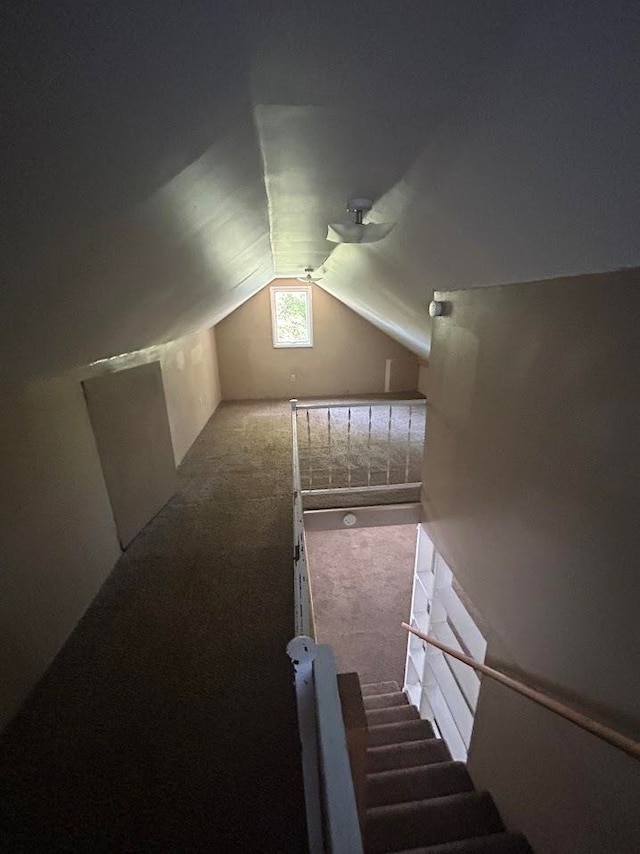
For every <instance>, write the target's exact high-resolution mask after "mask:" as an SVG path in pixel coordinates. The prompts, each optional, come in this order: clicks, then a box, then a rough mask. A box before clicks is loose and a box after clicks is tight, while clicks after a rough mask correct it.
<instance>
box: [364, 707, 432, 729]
mask: <svg viewBox="0 0 640 854" xmlns="http://www.w3.org/2000/svg"><path fill="white" fill-rule="evenodd" d="M366 715H367V723H368V725H369V726H370V727H371V726H379V725H380V724H395V723H399V722H400V721H416V720H419V719H420V715H419V714H418V710H417V709H416V707H415V706H392V707H391V708H390V709H370V710H369V711H367V712H366Z"/></svg>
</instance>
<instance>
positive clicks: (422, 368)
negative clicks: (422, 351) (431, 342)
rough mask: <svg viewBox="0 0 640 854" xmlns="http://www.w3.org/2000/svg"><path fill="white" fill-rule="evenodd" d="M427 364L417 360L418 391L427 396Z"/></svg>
mask: <svg viewBox="0 0 640 854" xmlns="http://www.w3.org/2000/svg"><path fill="white" fill-rule="evenodd" d="M428 371H429V365H428V364H427V362H422V361H421V362H419V364H418V391H419V392H420V393H421V394H423V395H424V396H425V397H427V379H428Z"/></svg>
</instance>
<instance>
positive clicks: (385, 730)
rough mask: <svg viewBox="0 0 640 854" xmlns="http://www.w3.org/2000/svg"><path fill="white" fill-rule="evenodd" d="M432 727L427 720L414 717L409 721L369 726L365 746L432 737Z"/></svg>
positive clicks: (378, 745) (377, 745)
mask: <svg viewBox="0 0 640 854" xmlns="http://www.w3.org/2000/svg"><path fill="white" fill-rule="evenodd" d="M433 737H434V732H433V727H432V726H431V724H430V723H429V721H423V720H420V718H416V719H415V720H411V721H398V722H397V723H392V724H378V725H376V726H370V727H369V731H368V733H367V746H368V747H380V746H381V745H383V744H398V742H401V741H421V740H422V739H425V738H433Z"/></svg>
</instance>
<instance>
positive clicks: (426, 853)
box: [398, 833, 531, 854]
mask: <svg viewBox="0 0 640 854" xmlns="http://www.w3.org/2000/svg"><path fill="white" fill-rule="evenodd" d="M398 854H531V847H530V846H529V843H528V842H527V839H526V837H525V836H523V834H522V833H491V834H489V836H476V837H475V838H474V839H458V840H457V841H456V842H444V843H442V845H429V846H428V847H427V848H411V850H406V851H400V852H398Z"/></svg>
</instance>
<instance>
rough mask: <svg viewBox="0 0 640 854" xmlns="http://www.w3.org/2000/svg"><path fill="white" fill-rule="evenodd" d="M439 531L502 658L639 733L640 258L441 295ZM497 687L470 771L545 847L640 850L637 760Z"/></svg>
mask: <svg viewBox="0 0 640 854" xmlns="http://www.w3.org/2000/svg"><path fill="white" fill-rule="evenodd" d="M437 298H438V299H442V300H445V301H448V302H449V303H450V313H449V314H448V315H447V316H445V317H441V318H437V319H436V320H435V321H434V327H433V342H434V343H433V348H432V352H431V357H430V361H429V399H430V403H431V405H430V411H429V427H428V430H427V443H426V454H425V468H424V499H425V500H424V504H425V512H426V516H427V519H428V520H429V522H428V528H429V532H430V534H431V536H432V537H433V539H434V541H435V543H436V545H437V547H438V549H439V550H440V551H441V552H442V554H443V556H444V557H445V559H446V560H447V562H448V563H449V565H450V566H451V568H452V569H453V571H454V573H455V575H456V576H457V578H458V579H459V581H460V583H461V584H462V587H463V588H464V589H465V591H466V592H467V593H468V595H469V596H470V598H471V600H472V601H473V603H474V604H475V605H476V606H477V608H478V609H479V610H480V612H481V613H482V615H483V617H484V618H485V620H486V622H487V624H488V625H489V626H490V627H491V636H490V644H489V654H490V656H491V657H493V658H494V659H498V660H506V661H507V662H509V663H512V664H514V665H516V666H517V667H518V668H520V669H521V670H523V671H524V672H525V673H526V674H531V675H532V676H534V677H535V678H536V679H540V680H541V681H543V682H546V683H548V684H550V685H551V686H553V687H554V690H555V691H556V692H558V693H559V694H560V695H561V696H565V697H567V698H569V699H570V700H571V702H574V703H579V704H580V705H581V706H582V707H583V708H585V709H587V710H591V711H593V712H594V713H595V714H596V715H597V716H598V717H601V718H603V719H605V720H608V721H609V722H610V723H613V724H614V725H616V726H618V727H620V728H622V729H625V730H627V731H629V732H632V733H635V734H636V737H637V734H638V733H640V693H639V692H638V672H639V671H640V620H638V618H637V606H638V601H640V581H639V579H638V572H637V566H638V558H637V556H638V554H639V553H640V528H639V527H638V524H637V519H638V515H639V512H640V506H639V504H640V502H639V492H638V471H640V457H639V445H638V441H637V425H638V423H640V412H639V405H640V358H639V356H640V353H639V344H638V341H639V339H638V331H637V318H638V317H639V316H640V277H639V274H638V271H637V270H635V271H626V272H620V273H614V274H603V275H594V276H584V277H576V278H572V279H565V280H555V281H550V282H539V283H530V284H523V285H513V286H506V287H496V288H484V289H479V290H475V291H450V292H441V293H440V294H438V295H437ZM503 693H504V691H503V690H502V689H498V688H493V687H490V686H487V685H486V684H484V683H483V688H482V692H481V694H482V696H481V701H480V704H479V707H478V715H477V723H476V729H475V731H474V737H473V742H472V747H471V752H470V768H471V772H472V775H473V777H474V779H475V781H476V783H477V784H478V785H481V786H486V787H488V788H490V789H491V791H492V792H493V794H494V796H495V797H496V799H497V801H498V804H499V806H500V808H501V810H502V812H503V813H504V815H505V817H506V818H507V820H508V821H510V822H512V823H513V824H515V825H517V826H519V827H521V828H522V829H523V830H524V831H525V832H526V833H527V834H528V836H529V838H530V840H531V842H532V844H533V847H534V850H536V851H540V852H545V854H564V852H567V851H581V852H596V851H597V852H611V851H630V850H635V848H636V847H637V842H638V839H640V817H639V814H638V812H637V809H636V805H637V803H639V802H640V772H639V767H638V764H637V763H635V765H634V764H633V763H631V760H629V759H627V758H626V757H625V756H623V755H621V754H618V753H617V752H616V751H614V750H613V748H609V747H603V746H602V745H600V744H599V743H598V742H597V741H596V740H595V739H594V738H593V737H590V736H586V735H584V734H583V733H582V732H579V731H576V729H575V728H573V727H571V726H569V725H567V724H564V723H562V722H555V721H552V720H551V719H550V715H549V713H547V712H545V711H543V710H539V709H535V708H532V707H531V706H530V704H527V703H524V702H523V701H520V700H517V701H516V700H512V699H505V697H504V696H503Z"/></svg>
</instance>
